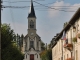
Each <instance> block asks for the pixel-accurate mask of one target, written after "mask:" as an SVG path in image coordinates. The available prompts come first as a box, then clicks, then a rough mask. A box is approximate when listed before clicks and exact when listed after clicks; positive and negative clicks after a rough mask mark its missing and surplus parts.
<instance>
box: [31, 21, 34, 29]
mask: <svg viewBox="0 0 80 60" xmlns="http://www.w3.org/2000/svg"><path fill="white" fill-rule="evenodd" d="M30 28H34V22H33V21H32V20H31V21H30Z"/></svg>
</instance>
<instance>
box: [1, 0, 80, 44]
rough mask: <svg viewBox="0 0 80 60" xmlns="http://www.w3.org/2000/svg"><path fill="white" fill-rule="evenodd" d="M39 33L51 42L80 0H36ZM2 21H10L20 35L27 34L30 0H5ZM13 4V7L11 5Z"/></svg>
mask: <svg viewBox="0 0 80 60" xmlns="http://www.w3.org/2000/svg"><path fill="white" fill-rule="evenodd" d="M33 4H34V8H35V13H36V17H37V19H36V22H37V23H36V24H37V34H38V35H39V36H40V37H41V39H42V41H43V42H44V43H50V41H51V40H52V38H53V37H54V36H55V35H56V33H59V32H61V30H62V29H63V24H64V23H65V22H68V21H69V20H70V19H71V18H72V16H73V15H74V13H75V12H76V11H77V9H78V8H79V7H80V0H34V2H33ZM2 5H3V6H5V7H6V8H2V9H3V10H2V19H1V20H2V23H8V24H10V25H11V28H12V29H14V32H15V33H16V34H17V33H18V34H19V35H21V34H24V35H26V34H27V29H28V19H27V16H28V13H29V8H30V0H3V3H2ZM10 6H13V7H10Z"/></svg>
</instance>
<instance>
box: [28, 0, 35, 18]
mask: <svg viewBox="0 0 80 60" xmlns="http://www.w3.org/2000/svg"><path fill="white" fill-rule="evenodd" d="M30 17H35V18H36V16H35V11H34V6H33V1H32V0H31V6H30V12H29V14H28V18H30Z"/></svg>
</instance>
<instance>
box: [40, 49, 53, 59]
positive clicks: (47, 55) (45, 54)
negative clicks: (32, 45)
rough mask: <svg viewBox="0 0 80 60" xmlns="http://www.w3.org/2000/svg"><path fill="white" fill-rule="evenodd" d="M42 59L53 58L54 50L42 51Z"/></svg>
mask: <svg viewBox="0 0 80 60" xmlns="http://www.w3.org/2000/svg"><path fill="white" fill-rule="evenodd" d="M40 56H41V59H42V60H52V50H51V49H49V50H45V51H42V52H41V53H40Z"/></svg>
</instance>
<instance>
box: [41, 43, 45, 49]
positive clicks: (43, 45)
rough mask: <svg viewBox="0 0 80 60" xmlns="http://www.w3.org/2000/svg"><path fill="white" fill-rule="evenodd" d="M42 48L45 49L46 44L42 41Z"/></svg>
mask: <svg viewBox="0 0 80 60" xmlns="http://www.w3.org/2000/svg"><path fill="white" fill-rule="evenodd" d="M41 50H45V44H44V43H43V42H41Z"/></svg>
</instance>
